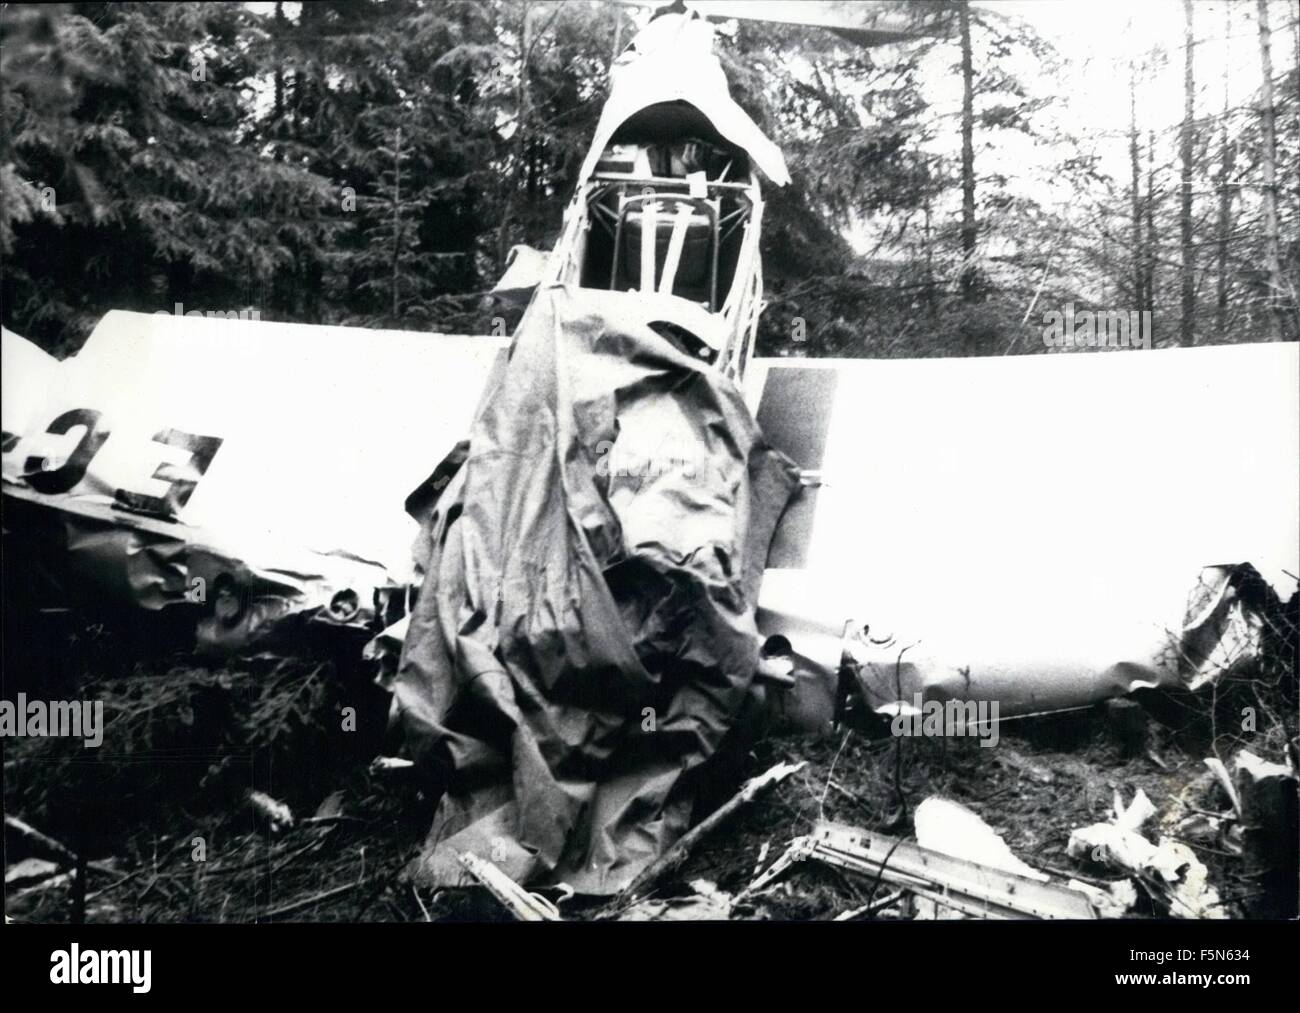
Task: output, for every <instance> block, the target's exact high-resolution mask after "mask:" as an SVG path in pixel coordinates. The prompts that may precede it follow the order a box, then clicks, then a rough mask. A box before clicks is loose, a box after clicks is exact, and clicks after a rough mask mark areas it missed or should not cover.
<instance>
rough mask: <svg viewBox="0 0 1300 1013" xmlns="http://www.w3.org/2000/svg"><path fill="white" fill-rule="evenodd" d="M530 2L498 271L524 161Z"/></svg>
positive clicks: (522, 29)
mask: <svg viewBox="0 0 1300 1013" xmlns="http://www.w3.org/2000/svg"><path fill="white" fill-rule="evenodd" d="M532 8H533V5H532V4H531V3H525V4H524V7H523V12H522V14H521V16H520V19H519V86H518V88H517V89H516V90H515V100H516V105H517V106H518V112H517V113H516V114H515V138H514V140H515V157H514V165H513V166H511V167H510V168H509V169H508V170H507V171H506V174H505V183H506V199H505V207H504V209H503V211H502V214H501V224H500V225H499V226H497V273H498V274H500V273H501V272H502V271H503V270H505V266H506V254H507V253H509V252H510V219H512V218H513V217H514V212H515V196H516V195H515V190H516V189H517V188H518V186H519V180H518V178H517V177H518V173H519V172H520V169H521V167H522V166H523V164H524V154H525V150H526V149H525V138H526V136H527V133H526V131H525V129H524V128H525V126H526V124H527V122H528V59H529V57H530V56H531V55H532V39H531V37H530V33H529V30H528V29H529V24H528V16H529V15H530V14H531V13H532Z"/></svg>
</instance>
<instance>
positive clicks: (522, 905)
mask: <svg viewBox="0 0 1300 1013" xmlns="http://www.w3.org/2000/svg"><path fill="white" fill-rule="evenodd" d="M458 857H459V859H460V864H461V865H463V866H465V868H466V870H467V871H468V872H469V874H470V875H471V876H473V877H474V879H476V880H477V881H478V882H479V884H480V885H482V886H483V887H484V888H486V889H487V891H488V893H490V894H492V896H493V897H495V898H496V899H497V900H498V901H500V902H501V905H502V906H503V907H504V908H505V909H506V910H507V911H509V912H510V913H511V914H512V915H514V916H515V917H516V918H518V919H519V920H520V921H521V922H558V921H563V919H562V918H561V917H560V912H559V909H557V908H556V906H555V905H554V904H552V903H551V902H550V901H549V900H547V899H546V898H545V897H541V896H539V895H538V894H535V893H529V892H528V891H527V890H525V889H524V888H523V887H521V886H520V885H519V884H518V883H516V882H515V881H514V880H513V879H511V878H510V877H509V876H507V875H506V874H505V873H504V872H502V871H501V870H500V869H498V868H497V867H496V866H495V865H493V864H492V863H491V862H489V861H487V859H484V858H479V857H478V856H477V855H471V854H470V853H469V852H465V853H464V854H462V855H460V856H458Z"/></svg>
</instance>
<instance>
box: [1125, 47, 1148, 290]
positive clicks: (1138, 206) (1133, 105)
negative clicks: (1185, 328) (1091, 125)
mask: <svg viewBox="0 0 1300 1013" xmlns="http://www.w3.org/2000/svg"><path fill="white" fill-rule="evenodd" d="M1128 157H1129V169H1130V172H1131V175H1132V197H1133V200H1132V211H1133V305H1134V307H1135V308H1136V309H1139V310H1141V309H1142V308H1143V307H1144V306H1145V305H1146V291H1145V288H1146V286H1145V285H1144V284H1143V280H1144V279H1143V271H1144V270H1145V269H1146V264H1145V259H1146V258H1145V256H1144V254H1143V251H1142V197H1141V179H1142V170H1141V166H1140V163H1139V160H1138V128H1137V71H1136V69H1135V67H1134V65H1133V63H1132V61H1130V62H1129V65H1128Z"/></svg>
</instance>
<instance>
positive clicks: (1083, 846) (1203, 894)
mask: <svg viewBox="0 0 1300 1013" xmlns="http://www.w3.org/2000/svg"><path fill="white" fill-rule="evenodd" d="M1155 812H1156V807H1155V806H1154V805H1153V804H1152V802H1151V800H1150V799H1149V798H1147V795H1146V793H1145V792H1144V791H1142V789H1140V788H1139V789H1138V791H1137V794H1135V795H1134V796H1133V801H1132V802H1130V803H1129V804H1128V805H1127V806H1126V805H1124V803H1123V801H1122V800H1121V799H1120V797H1119V793H1118V792H1116V794H1115V802H1114V807H1113V812H1112V817H1111V820H1110V822H1107V823H1094V824H1092V825H1091V826H1087V827H1081V828H1080V829H1077V830H1074V831H1072V832H1071V834H1070V839H1069V843H1068V844H1067V845H1066V853H1067V854H1068V855H1069V856H1070V857H1071V858H1075V859H1080V860H1088V861H1091V862H1093V863H1095V864H1098V865H1105V866H1108V867H1110V868H1115V869H1120V870H1122V871H1123V872H1125V873H1127V874H1128V875H1130V876H1132V877H1133V878H1134V879H1135V880H1136V881H1137V882H1138V883H1139V884H1140V885H1141V886H1142V887H1143V889H1144V890H1145V891H1146V892H1147V894H1148V895H1150V897H1151V899H1152V900H1153V901H1154V902H1156V903H1157V904H1158V905H1159V906H1160V907H1161V908H1163V909H1165V910H1167V912H1168V914H1169V915H1170V916H1171V917H1174V918H1216V919H1218V918H1227V913H1226V912H1225V911H1224V909H1223V904H1222V901H1220V899H1219V894H1218V891H1217V890H1215V889H1214V887H1212V886H1210V884H1209V881H1208V880H1209V870H1207V869H1206V867H1205V865H1204V864H1203V863H1202V862H1201V861H1200V860H1199V859H1198V858H1197V857H1196V855H1195V853H1194V852H1193V851H1192V849H1191V848H1189V847H1188V846H1187V845H1185V844H1183V843H1181V842H1179V841H1175V840H1172V839H1170V838H1168V837H1162V838H1161V839H1160V843H1159V844H1152V843H1151V842H1150V841H1149V840H1147V838H1146V837H1144V836H1143V835H1142V833H1141V832H1140V831H1141V827H1142V825H1143V824H1144V823H1146V822H1147V820H1148V819H1150V818H1151V817H1152V816H1153V815H1155Z"/></svg>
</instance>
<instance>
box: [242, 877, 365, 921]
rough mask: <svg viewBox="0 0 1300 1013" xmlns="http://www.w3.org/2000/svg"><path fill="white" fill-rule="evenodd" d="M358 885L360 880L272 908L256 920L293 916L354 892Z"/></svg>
mask: <svg viewBox="0 0 1300 1013" xmlns="http://www.w3.org/2000/svg"><path fill="white" fill-rule="evenodd" d="M360 885H361V881H360V880H358V881H357V882H355V883H344V884H343V885H342V886H336V887H334V889H332V890H326V891H324V892H323V893H318V894H314V895H312V896H311V897H304V898H303V899H302V900H296V901H294V902H293V903H292V904H285V905H284V906H283V907H277V908H272V909H271V910H270V911H268V912H266V914H264V915H262V916H261V918H259V919H257V920H259V921H264V920H269V919H271V918H280V917H282V916H284V915H290V914H293V913H294V912H295V911H301V910H303V909H304V908H309V907H315V906H316V905H317V904H324V903H325V902H326V901H331V900H335V899H337V898H339V897H342V896H343V895H344V894H345V893H348V892H350V891H352V890H355V889H356V888H357V887H359V886H360Z"/></svg>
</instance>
